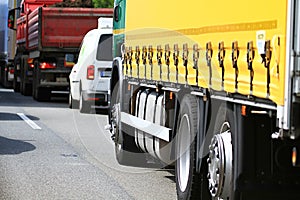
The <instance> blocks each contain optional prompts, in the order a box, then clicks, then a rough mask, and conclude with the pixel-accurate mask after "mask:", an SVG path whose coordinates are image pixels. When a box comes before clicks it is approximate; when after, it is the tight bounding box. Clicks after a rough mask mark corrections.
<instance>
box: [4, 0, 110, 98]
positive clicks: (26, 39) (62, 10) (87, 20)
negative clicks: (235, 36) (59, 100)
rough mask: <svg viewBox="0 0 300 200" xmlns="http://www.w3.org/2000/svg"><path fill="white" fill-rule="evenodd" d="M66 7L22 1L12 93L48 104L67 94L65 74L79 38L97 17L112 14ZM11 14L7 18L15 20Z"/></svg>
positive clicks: (38, 0)
mask: <svg viewBox="0 0 300 200" xmlns="http://www.w3.org/2000/svg"><path fill="white" fill-rule="evenodd" d="M79 3H80V2H79ZM69 5H71V4H66V3H64V2H62V0H53V1H42V0H24V1H22V3H21V7H20V9H21V14H20V17H19V18H18V19H17V20H16V21H17V25H16V29H17V42H16V43H17V50H16V55H15V58H14V60H15V68H14V81H13V87H14V90H15V91H20V92H21V93H22V94H24V95H32V96H33V98H34V99H36V100H38V101H47V100H50V98H51V96H52V94H53V93H66V94H67V93H68V91H69V80H68V78H69V74H70V72H71V69H72V67H73V65H74V63H75V61H76V57H77V55H78V47H79V45H80V42H81V40H82V38H83V36H84V35H85V34H86V32H87V31H88V30H90V29H93V28H97V19H98V18H99V17H101V16H103V17H111V16H112V14H113V10H112V9H109V8H87V7H88V5H87V4H86V2H82V5H77V4H76V5H77V6H81V8H80V7H76V8H75V7H72V8H71V7H69V8H67V7H63V6H69ZM82 7H84V8H82ZM12 11H15V10H12ZM12 11H10V12H9V15H10V16H13V17H15V13H14V12H12ZM10 28H12V29H15V27H14V26H11V27H10Z"/></svg>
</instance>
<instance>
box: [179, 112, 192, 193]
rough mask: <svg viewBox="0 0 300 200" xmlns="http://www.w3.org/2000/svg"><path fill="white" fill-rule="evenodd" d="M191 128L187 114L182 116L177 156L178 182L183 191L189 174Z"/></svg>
mask: <svg viewBox="0 0 300 200" xmlns="http://www.w3.org/2000/svg"><path fill="white" fill-rule="evenodd" d="M190 133H191V129H190V121H189V118H188V115H187V114H185V115H183V116H182V118H181V121H180V126H179V130H178V134H179V138H178V140H179V146H177V148H178V150H179V152H178V153H179V154H178V156H179V158H178V161H177V162H178V164H177V165H178V167H179V169H177V170H178V171H177V172H178V173H177V174H178V183H179V187H180V190H181V191H185V190H186V188H187V185H188V180H189V175H190V145H191V135H190Z"/></svg>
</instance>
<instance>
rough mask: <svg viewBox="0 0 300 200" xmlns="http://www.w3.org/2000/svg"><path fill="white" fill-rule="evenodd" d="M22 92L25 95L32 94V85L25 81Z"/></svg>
mask: <svg viewBox="0 0 300 200" xmlns="http://www.w3.org/2000/svg"><path fill="white" fill-rule="evenodd" d="M21 94H23V95H24V96H30V95H32V85H31V84H28V83H23V84H22V87H21Z"/></svg>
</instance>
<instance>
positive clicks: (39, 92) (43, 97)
mask: <svg viewBox="0 0 300 200" xmlns="http://www.w3.org/2000/svg"><path fill="white" fill-rule="evenodd" d="M35 99H36V100H37V101H50V99H51V90H49V89H48V88H36V89H35Z"/></svg>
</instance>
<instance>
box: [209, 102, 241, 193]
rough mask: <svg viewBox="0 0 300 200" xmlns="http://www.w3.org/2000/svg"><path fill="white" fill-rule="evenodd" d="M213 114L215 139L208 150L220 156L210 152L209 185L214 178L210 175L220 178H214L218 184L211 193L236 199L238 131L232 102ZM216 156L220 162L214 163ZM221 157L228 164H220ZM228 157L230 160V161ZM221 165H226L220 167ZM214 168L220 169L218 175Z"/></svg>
mask: <svg viewBox="0 0 300 200" xmlns="http://www.w3.org/2000/svg"><path fill="white" fill-rule="evenodd" d="M213 116H215V120H214V122H215V124H214V129H213V139H212V140H211V143H210V147H209V150H207V151H209V152H212V151H213V152H216V151H217V152H218V153H217V154H218V156H216V155H217V154H216V153H209V159H208V160H207V162H208V163H211V165H210V164H208V172H209V173H208V175H207V177H208V178H209V186H210V185H211V183H212V182H210V180H213V178H210V177H218V178H215V180H213V182H214V184H215V183H217V186H216V187H211V190H210V194H212V193H213V192H214V195H213V196H215V198H220V199H236V198H237V197H238V194H234V191H233V185H234V180H235V178H234V170H233V168H234V154H233V151H234V143H233V141H234V137H235V133H236V130H235V129H236V127H237V126H236V122H235V120H234V112H233V108H232V104H226V103H222V104H221V105H220V107H219V109H218V111H217V113H213ZM224 133H225V134H226V138H225V136H224ZM222 135H223V136H222ZM216 143H217V145H216ZM220 144H222V145H220ZM228 144H229V145H228ZM216 149H217V150H216ZM220 149H222V150H224V149H226V150H224V151H222V150H220ZM221 152H226V153H221ZM228 152H229V153H228ZM221 154H222V155H221ZM216 157H217V158H218V162H215V163H213V160H214V158H216ZM220 157H221V158H223V160H225V163H226V164H224V165H222V164H219V163H223V162H222V161H220V160H221V159H219V158H220ZM224 158H225V159H224ZM226 159H228V160H230V161H229V162H228V161H227V160H226ZM219 165H220V166H225V167H220V166H219ZM210 166H211V167H210ZM221 168H223V171H224V172H220V171H222V170H220V169H221ZM212 169H217V170H218V171H219V172H217V174H218V176H214V175H211V173H212V172H213V171H214V170H212ZM223 175H224V176H223ZM216 179H217V180H221V181H220V183H219V182H218V181H216ZM220 187H221V188H220ZM212 191H213V192H212Z"/></svg>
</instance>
